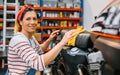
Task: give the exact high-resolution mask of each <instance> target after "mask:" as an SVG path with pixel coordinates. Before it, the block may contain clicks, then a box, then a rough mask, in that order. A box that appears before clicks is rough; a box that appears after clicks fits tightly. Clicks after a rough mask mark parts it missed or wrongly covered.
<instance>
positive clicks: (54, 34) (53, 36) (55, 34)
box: [49, 30, 60, 40]
mask: <svg viewBox="0 0 120 75" xmlns="http://www.w3.org/2000/svg"><path fill="white" fill-rule="evenodd" d="M59 32H60V30H56V31H54V32H52V33H51V34H50V36H49V39H51V40H53V39H54V38H55V37H57V35H58V34H59Z"/></svg>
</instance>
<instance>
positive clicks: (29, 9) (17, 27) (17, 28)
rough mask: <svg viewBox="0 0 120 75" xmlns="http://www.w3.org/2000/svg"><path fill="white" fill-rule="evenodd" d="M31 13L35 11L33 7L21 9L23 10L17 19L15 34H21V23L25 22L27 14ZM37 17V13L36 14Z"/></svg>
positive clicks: (27, 6)
mask: <svg viewBox="0 0 120 75" xmlns="http://www.w3.org/2000/svg"><path fill="white" fill-rule="evenodd" d="M29 11H35V10H34V9H33V7H32V6H30V5H25V6H23V7H22V8H21V10H20V11H19V12H18V15H17V18H16V22H15V29H14V33H17V32H20V31H21V30H22V27H21V25H20V21H22V20H23V18H24V16H25V14H26V13H27V12H29ZM36 15H37V13H36Z"/></svg>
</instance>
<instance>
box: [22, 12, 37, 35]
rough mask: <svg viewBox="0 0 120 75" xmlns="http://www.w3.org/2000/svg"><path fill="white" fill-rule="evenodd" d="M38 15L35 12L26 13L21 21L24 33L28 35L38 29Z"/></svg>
mask: <svg viewBox="0 0 120 75" xmlns="http://www.w3.org/2000/svg"><path fill="white" fill-rule="evenodd" d="M37 23H38V20H37V14H36V12H35V11H28V12H26V13H25V15H24V17H23V20H22V21H20V24H21V26H22V31H24V32H26V33H33V32H35V30H36V27H37Z"/></svg>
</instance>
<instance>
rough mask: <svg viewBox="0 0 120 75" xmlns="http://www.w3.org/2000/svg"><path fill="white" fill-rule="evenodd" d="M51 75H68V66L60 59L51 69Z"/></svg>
mask: <svg viewBox="0 0 120 75" xmlns="http://www.w3.org/2000/svg"><path fill="white" fill-rule="evenodd" d="M52 73H53V75H70V74H68V73H69V68H68V66H67V65H66V64H65V63H64V61H63V59H60V60H59V61H58V63H57V65H56V66H53V67H52Z"/></svg>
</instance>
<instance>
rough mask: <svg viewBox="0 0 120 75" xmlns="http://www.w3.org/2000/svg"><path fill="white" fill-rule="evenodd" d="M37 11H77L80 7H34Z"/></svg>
mask: <svg viewBox="0 0 120 75" xmlns="http://www.w3.org/2000/svg"><path fill="white" fill-rule="evenodd" d="M34 9H35V10H37V11H79V12H82V9H81V8H54V7H34Z"/></svg>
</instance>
